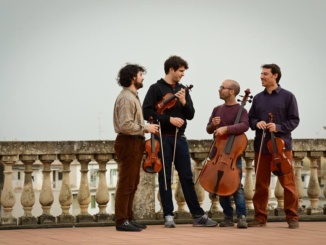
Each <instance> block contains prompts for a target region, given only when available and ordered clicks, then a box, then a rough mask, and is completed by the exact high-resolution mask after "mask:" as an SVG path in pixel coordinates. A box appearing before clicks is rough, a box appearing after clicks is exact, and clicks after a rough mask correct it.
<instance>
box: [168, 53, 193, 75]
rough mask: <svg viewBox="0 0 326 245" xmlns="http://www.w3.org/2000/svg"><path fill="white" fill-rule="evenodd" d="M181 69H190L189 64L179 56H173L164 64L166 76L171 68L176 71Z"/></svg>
mask: <svg viewBox="0 0 326 245" xmlns="http://www.w3.org/2000/svg"><path fill="white" fill-rule="evenodd" d="M180 67H184V68H185V69H186V70H187V69H188V63H187V61H185V60H184V59H182V58H181V57H179V56H176V55H173V56H170V58H168V59H167V60H166V61H165V62H164V71H165V74H168V73H169V70H170V68H173V70H174V71H176V70H178V69H179V68H180Z"/></svg>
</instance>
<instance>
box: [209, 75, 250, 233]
mask: <svg viewBox="0 0 326 245" xmlns="http://www.w3.org/2000/svg"><path fill="white" fill-rule="evenodd" d="M218 92H219V95H220V99H222V100H224V102H225V103H224V104H223V105H219V106H217V107H215V108H214V109H213V112H212V114H211V116H210V118H209V121H208V123H207V127H206V131H207V133H209V134H213V133H214V136H215V137H220V136H222V135H231V134H232V135H240V134H242V133H244V132H246V131H247V130H248V129H249V121H248V113H247V111H246V109H244V108H243V109H242V112H241V116H240V120H239V123H236V124H234V122H235V121H236V118H237V115H238V112H239V110H240V104H239V103H237V101H236V96H237V95H238V94H239V92H240V85H239V83H237V82H236V81H234V80H225V81H224V82H223V83H222V85H221V86H220V88H219V90H218ZM214 149H215V148H213V150H212V152H211V154H214ZM215 152H216V150H215ZM210 157H212V156H210ZM223 164H224V163H223ZM236 165H237V168H238V169H239V178H240V186H239V188H238V190H237V191H236V192H235V193H234V194H233V199H234V202H235V205H236V214H237V218H238V222H237V227H238V228H247V222H246V201H245V196H244V190H243V186H242V184H241V179H242V161H241V157H238V159H236ZM219 200H220V204H221V206H222V208H223V213H224V215H225V217H224V220H223V221H222V222H221V223H220V224H219V226H220V227H229V226H234V222H233V208H232V205H231V199H230V196H220V197H219Z"/></svg>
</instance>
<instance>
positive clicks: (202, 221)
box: [192, 214, 217, 227]
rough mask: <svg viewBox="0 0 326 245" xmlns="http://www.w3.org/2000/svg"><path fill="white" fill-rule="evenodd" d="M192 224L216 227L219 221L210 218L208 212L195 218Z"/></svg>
mask: <svg viewBox="0 0 326 245" xmlns="http://www.w3.org/2000/svg"><path fill="white" fill-rule="evenodd" d="M192 225H193V226H196V227H198V226H205V227H214V226H217V222H216V221H214V220H212V219H210V218H208V216H207V214H204V215H202V216H200V217H198V218H195V219H194V222H193V224H192Z"/></svg>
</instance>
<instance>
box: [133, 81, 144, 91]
mask: <svg viewBox="0 0 326 245" xmlns="http://www.w3.org/2000/svg"><path fill="white" fill-rule="evenodd" d="M134 85H135V87H136V89H137V90H138V89H140V88H142V87H143V83H142V82H137V81H135V82H134Z"/></svg>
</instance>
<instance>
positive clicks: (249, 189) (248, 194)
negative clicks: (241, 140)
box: [243, 152, 255, 215]
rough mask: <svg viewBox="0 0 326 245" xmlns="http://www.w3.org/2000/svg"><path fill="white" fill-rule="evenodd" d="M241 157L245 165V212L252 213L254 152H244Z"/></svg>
mask: <svg viewBox="0 0 326 245" xmlns="http://www.w3.org/2000/svg"><path fill="white" fill-rule="evenodd" d="M243 158H244V160H245V162H246V167H245V170H246V171H245V172H246V175H245V181H244V186H243V189H244V194H245V198H246V207H247V213H248V215H253V214H254V206H253V203H252V198H253V197H254V189H255V187H254V182H253V174H254V165H253V161H254V158H255V153H254V152H245V153H244V155H243Z"/></svg>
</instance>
